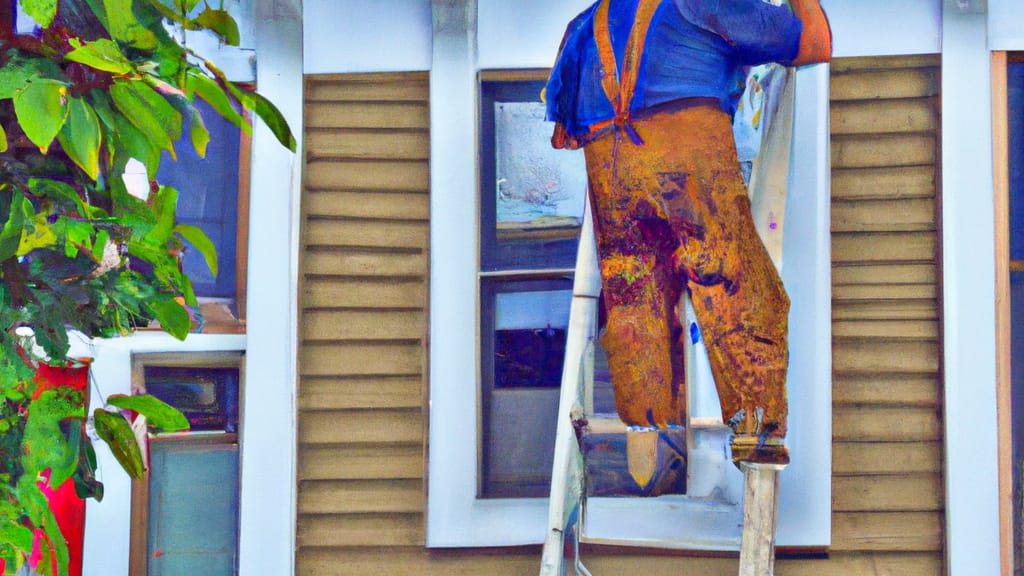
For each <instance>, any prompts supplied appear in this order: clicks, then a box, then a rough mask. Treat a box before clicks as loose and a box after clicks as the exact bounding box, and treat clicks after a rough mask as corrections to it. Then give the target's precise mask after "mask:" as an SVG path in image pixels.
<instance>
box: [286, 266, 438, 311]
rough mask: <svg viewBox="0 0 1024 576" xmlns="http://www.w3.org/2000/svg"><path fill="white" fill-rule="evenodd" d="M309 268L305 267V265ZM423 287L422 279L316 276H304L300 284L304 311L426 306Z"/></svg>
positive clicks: (424, 288)
mask: <svg viewBox="0 0 1024 576" xmlns="http://www.w3.org/2000/svg"><path fill="white" fill-rule="evenodd" d="M307 268H308V266H307ZM426 294H427V290H426V286H425V285H424V283H423V280H422V279H421V278H414V279H411V280H401V279H394V278H380V279H366V278H345V279H338V278H318V277H312V278H309V279H307V280H306V281H305V282H304V283H303V286H302V303H303V306H304V307H305V309H306V310H311V309H331V308H388V309H401V308H406V309H417V310H418V309H422V308H423V307H424V306H425V305H426Z"/></svg>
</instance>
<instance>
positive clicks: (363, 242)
mask: <svg viewBox="0 0 1024 576" xmlns="http://www.w3.org/2000/svg"><path fill="white" fill-rule="evenodd" d="M303 235H304V236H305V240H306V245H307V246H308V247H310V248H313V247H317V248H321V247H334V248H419V249H422V248H423V247H424V246H426V245H427V242H428V239H429V237H430V225H429V224H428V223H427V222H426V221H401V220H398V221H395V220H389V221H378V220H357V219H334V218H309V219H308V220H307V221H306V226H305V232H304V234H303Z"/></svg>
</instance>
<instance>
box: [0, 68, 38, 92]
mask: <svg viewBox="0 0 1024 576" xmlns="http://www.w3.org/2000/svg"><path fill="white" fill-rule="evenodd" d="M34 76H37V74H36V72H35V70H32V69H31V68H29V67H28V66H19V65H18V63H17V62H15V61H14V60H13V59H12V60H11V61H10V62H8V63H7V64H6V65H5V66H3V67H0V100H2V99H7V98H13V97H14V95H15V94H17V93H18V90H21V89H22V88H24V87H25V86H27V85H28V81H29V80H30V79H31V78H32V77H34Z"/></svg>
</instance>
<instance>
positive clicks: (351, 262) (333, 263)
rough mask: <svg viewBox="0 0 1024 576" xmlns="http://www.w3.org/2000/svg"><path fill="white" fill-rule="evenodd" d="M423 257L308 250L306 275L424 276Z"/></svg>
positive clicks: (351, 251) (379, 252)
mask: <svg viewBox="0 0 1024 576" xmlns="http://www.w3.org/2000/svg"><path fill="white" fill-rule="evenodd" d="M425 262H426V257H425V256H424V255H423V254H421V253H416V252H391V251H385V250H380V251H374V250H366V251H356V250H319V249H317V250H313V249H310V250H307V252H306V258H305V261H304V264H303V268H304V269H305V271H306V273H307V274H317V275H321V276H363V277H366V276H423V275H424V273H425V271H426V270H425Z"/></svg>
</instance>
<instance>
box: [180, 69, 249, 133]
mask: <svg viewBox="0 0 1024 576" xmlns="http://www.w3.org/2000/svg"><path fill="white" fill-rule="evenodd" d="M185 93H186V94H188V96H189V97H190V98H191V97H193V95H196V94H198V95H199V97H200V98H202V99H203V100H205V101H206V103H207V104H209V105H210V106H211V107H212V108H213V109H214V110H215V111H216V112H217V113H218V114H220V115H221V116H223V117H224V118H225V119H226V120H228V121H229V122H231V123H232V124H234V125H235V126H238V128H239V129H240V130H241V131H242V132H243V133H244V134H247V135H248V134H252V126H251V125H250V124H249V123H248V122H247V121H246V120H245V118H244V117H243V116H242V115H241V114H239V113H238V111H237V110H235V107H234V106H233V105H232V104H231V99H230V98H228V95H227V93H226V92H225V91H224V89H223V88H221V87H220V85H218V84H217V82H216V81H215V80H213V79H212V78H210V77H209V76H206V75H205V74H203V73H202V72H200V71H199V70H195V69H190V70H189V71H188V75H187V77H186V80H185Z"/></svg>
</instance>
